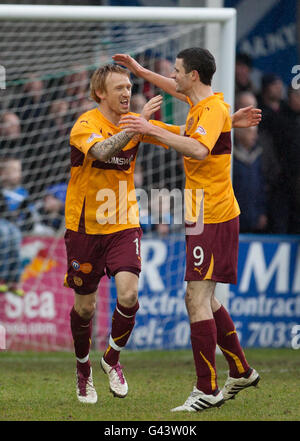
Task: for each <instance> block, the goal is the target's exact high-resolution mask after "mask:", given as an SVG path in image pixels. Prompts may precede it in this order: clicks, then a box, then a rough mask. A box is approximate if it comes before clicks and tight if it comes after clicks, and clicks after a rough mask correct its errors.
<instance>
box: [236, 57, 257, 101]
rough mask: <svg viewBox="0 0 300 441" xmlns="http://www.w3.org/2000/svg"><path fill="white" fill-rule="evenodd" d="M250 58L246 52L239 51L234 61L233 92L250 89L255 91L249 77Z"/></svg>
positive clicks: (250, 68) (250, 70) (250, 69)
mask: <svg viewBox="0 0 300 441" xmlns="http://www.w3.org/2000/svg"><path fill="white" fill-rule="evenodd" d="M251 72H252V59H251V57H250V56H249V55H248V54H244V53H240V54H237V56H236V62H235V93H236V94H237V93H239V92H245V91H250V92H253V93H255V87H254V84H253V82H252V79H251Z"/></svg>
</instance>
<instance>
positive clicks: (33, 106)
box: [17, 73, 50, 135]
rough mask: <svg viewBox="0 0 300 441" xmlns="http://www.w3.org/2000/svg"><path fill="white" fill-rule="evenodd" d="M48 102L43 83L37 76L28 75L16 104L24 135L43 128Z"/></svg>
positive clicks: (33, 74) (34, 74)
mask: <svg viewBox="0 0 300 441" xmlns="http://www.w3.org/2000/svg"><path fill="white" fill-rule="evenodd" d="M49 100H50V98H49V95H48V93H47V89H46V87H45V83H44V81H43V80H42V79H41V77H40V76H39V74H36V73H32V74H30V75H29V76H28V79H27V82H26V83H25V85H24V86H23V91H22V98H21V99H20V101H19V102H18V104H17V105H18V111H17V113H18V116H19V118H20V120H21V123H22V131H23V133H24V134H25V135H27V134H29V133H30V132H32V131H35V130H40V129H41V128H42V127H44V126H45V122H46V120H47V115H48V110H49Z"/></svg>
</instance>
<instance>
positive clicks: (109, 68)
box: [90, 64, 130, 103]
mask: <svg viewBox="0 0 300 441" xmlns="http://www.w3.org/2000/svg"><path fill="white" fill-rule="evenodd" d="M111 73H118V74H122V75H127V76H128V78H130V72H129V71H128V70H127V69H125V68H124V67H121V66H119V65H118V64H106V65H105V66H102V67H99V68H98V69H97V70H96V71H95V72H94V73H93V75H92V78H91V82H90V98H92V99H93V100H94V101H96V103H100V102H101V99H100V98H99V97H98V96H97V94H96V92H97V91H100V92H106V78H107V77H108V75H109V74H111Z"/></svg>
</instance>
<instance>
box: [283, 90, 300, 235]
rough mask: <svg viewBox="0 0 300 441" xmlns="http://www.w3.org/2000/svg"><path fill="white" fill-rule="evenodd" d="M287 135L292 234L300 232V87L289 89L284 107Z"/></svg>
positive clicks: (290, 230)
mask: <svg viewBox="0 0 300 441" xmlns="http://www.w3.org/2000/svg"><path fill="white" fill-rule="evenodd" d="M283 117H284V121H285V125H284V127H285V136H286V143H285V146H286V159H287V161H286V163H287V174H288V176H289V180H288V193H289V196H290V199H289V201H290V206H289V214H290V215H289V229H288V232H289V233H290V234H300V89H294V88H293V87H292V86H290V87H289V89H288V102H287V106H286V107H285V108H284V109H283Z"/></svg>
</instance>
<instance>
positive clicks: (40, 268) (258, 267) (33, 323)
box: [0, 235, 300, 350]
mask: <svg viewBox="0 0 300 441" xmlns="http://www.w3.org/2000/svg"><path fill="white" fill-rule="evenodd" d="M141 252H142V262H143V270H142V273H141V277H140V282H139V302H140V309H139V312H138V314H137V318H136V326H135V329H134V332H133V334H132V336H131V338H130V340H129V343H128V348H130V349H174V348H182V349H183V348H187V347H190V329H189V322H188V318H187V313H186V310H185V304H184V293H185V283H184V282H183V279H184V262H185V241H184V238H183V236H182V235H172V236H170V237H168V238H167V239H159V238H151V239H150V238H149V239H148V238H144V239H143V240H142V249H141ZM22 255H23V261H24V273H23V285H24V289H25V291H26V295H25V297H24V298H20V297H17V296H15V295H13V294H11V293H6V294H2V295H0V325H1V329H4V330H5V335H6V349H10V350H23V349H35V350H57V349H62V350H71V349H72V347H73V342H72V336H71V333H70V326H69V312H70V309H71V307H72V304H73V292H72V290H70V289H69V288H66V287H64V286H63V280H64V275H65V271H66V264H65V262H66V260H65V246H64V241H63V239H59V240H58V239H54V238H41V237H28V238H25V239H24V242H23V245H22ZM48 256H51V258H49V257H48ZM170 256H172V258H170ZM217 296H218V297H219V298H220V300H222V303H223V304H224V306H225V307H226V308H227V309H228V310H229V312H230V314H231V316H232V318H233V320H234V322H235V325H236V329H237V332H238V333H239V336H240V338H241V343H242V345H243V347H276V348H278V347H293V348H294V349H297V348H298V346H299V345H296V346H293V343H292V342H293V337H294V341H295V338H296V337H297V338H298V336H296V335H295V332H296V331H297V330H298V331H299V330H300V238H299V237H294V236H261V235H259V236H253V235H249V236H248V235H241V236H240V251H239V268H238V283H237V285H223V284H220V285H218V288H217ZM115 299H116V288H115V284H114V281H113V279H107V278H105V279H103V280H102V281H101V284H100V288H99V296H98V304H97V313H96V315H95V318H94V332H93V334H94V336H93V347H94V348H95V349H103V348H104V345H105V344H106V342H107V338H108V334H109V324H110V318H111V314H112V312H113V308H114V305H115ZM2 346H3V345H2Z"/></svg>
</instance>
